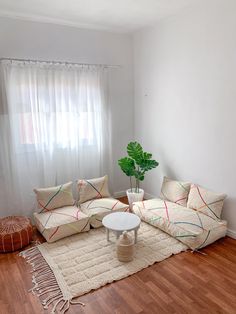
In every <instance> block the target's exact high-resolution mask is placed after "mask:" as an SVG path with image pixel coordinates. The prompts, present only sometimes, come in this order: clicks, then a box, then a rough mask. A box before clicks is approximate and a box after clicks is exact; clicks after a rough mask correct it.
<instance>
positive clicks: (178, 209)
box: [133, 199, 227, 250]
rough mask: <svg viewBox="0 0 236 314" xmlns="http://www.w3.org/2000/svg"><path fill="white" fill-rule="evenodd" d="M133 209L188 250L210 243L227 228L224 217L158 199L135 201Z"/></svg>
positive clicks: (221, 235) (144, 219)
mask: <svg viewBox="0 0 236 314" xmlns="http://www.w3.org/2000/svg"><path fill="white" fill-rule="evenodd" d="M133 212H134V213H135V214H137V215H138V216H139V217H140V218H141V219H142V220H143V221H145V222H147V223H149V224H151V225H153V226H155V227H157V228H159V229H161V230H163V231H165V232H166V233H168V234H170V235H171V236H173V237H174V238H176V239H178V240H179V241H181V242H183V243H184V244H186V245H188V247H190V248H191V249H192V250H195V249H200V248H203V247H204V246H206V245H208V244H210V243H213V242H214V241H216V240H217V239H219V238H221V237H224V236H225V235H226V231H227V226H226V225H227V224H226V222H225V221H222V220H221V221H216V220H215V219H213V218H211V217H209V216H207V215H205V214H203V213H201V212H197V211H195V210H193V209H191V208H187V207H183V206H180V205H178V204H175V203H172V202H168V201H165V200H161V199H152V200H147V201H143V202H136V203H134V204H133Z"/></svg>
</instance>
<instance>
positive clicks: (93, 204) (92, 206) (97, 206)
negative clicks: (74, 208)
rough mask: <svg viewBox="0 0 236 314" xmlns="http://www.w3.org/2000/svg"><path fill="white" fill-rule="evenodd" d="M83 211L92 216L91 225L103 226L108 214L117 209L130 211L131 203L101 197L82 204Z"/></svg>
mask: <svg viewBox="0 0 236 314" xmlns="http://www.w3.org/2000/svg"><path fill="white" fill-rule="evenodd" d="M80 208H81V211H82V212H83V213H84V214H86V215H88V216H89V217H90V225H91V226H92V227H94V228H99V227H101V226H102V219H103V217H105V216H106V215H107V214H109V213H111V212H117V211H129V205H127V204H124V203H122V202H120V201H119V200H117V199H114V198H100V199H93V200H90V201H87V202H85V203H83V204H80Z"/></svg>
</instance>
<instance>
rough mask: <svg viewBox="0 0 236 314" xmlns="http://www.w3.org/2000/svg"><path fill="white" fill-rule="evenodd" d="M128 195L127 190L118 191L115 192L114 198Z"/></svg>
mask: <svg viewBox="0 0 236 314" xmlns="http://www.w3.org/2000/svg"><path fill="white" fill-rule="evenodd" d="M123 196H126V191H118V192H114V193H113V197H114V198H118V197H123Z"/></svg>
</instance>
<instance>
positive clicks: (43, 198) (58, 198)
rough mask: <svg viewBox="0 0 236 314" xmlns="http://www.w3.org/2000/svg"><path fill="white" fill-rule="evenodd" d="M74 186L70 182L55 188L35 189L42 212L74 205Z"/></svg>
mask: <svg viewBox="0 0 236 314" xmlns="http://www.w3.org/2000/svg"><path fill="white" fill-rule="evenodd" d="M72 184H73V183H72V182H68V183H65V184H61V185H58V186H54V187H49V188H39V189H34V192H35V194H36V198H37V203H38V209H39V210H40V212H47V211H49V210H53V209H56V208H60V207H64V206H71V205H74V204H75V200H74V199H73V195H72Z"/></svg>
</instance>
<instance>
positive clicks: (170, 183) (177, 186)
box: [160, 177, 191, 207]
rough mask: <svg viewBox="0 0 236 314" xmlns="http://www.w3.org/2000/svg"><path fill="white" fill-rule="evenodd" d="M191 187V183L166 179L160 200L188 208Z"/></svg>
mask: <svg viewBox="0 0 236 314" xmlns="http://www.w3.org/2000/svg"><path fill="white" fill-rule="evenodd" d="M190 186H191V183H190V182H181V181H175V180H172V179H169V178H167V177H164V179H163V183H162V187H161V195H160V198H161V199H162V200H166V201H169V202H173V203H176V204H179V205H181V206H185V207H186V206H187V199H188V194H189V190H190Z"/></svg>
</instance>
